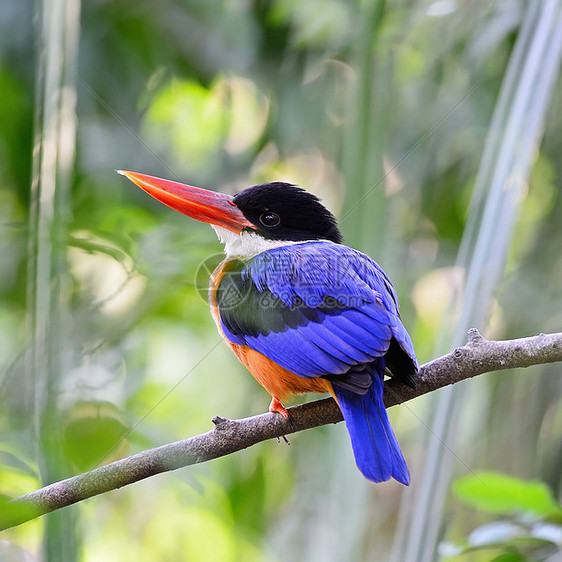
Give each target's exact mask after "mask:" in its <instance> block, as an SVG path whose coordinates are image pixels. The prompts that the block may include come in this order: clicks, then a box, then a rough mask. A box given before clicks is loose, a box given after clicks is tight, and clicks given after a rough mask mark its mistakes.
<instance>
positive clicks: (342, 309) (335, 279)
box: [119, 171, 418, 484]
mask: <svg viewBox="0 0 562 562" xmlns="http://www.w3.org/2000/svg"><path fill="white" fill-rule="evenodd" d="M119 173H121V174H123V175H124V176H126V177H127V178H129V179H130V180H131V181H132V182H134V183H135V184H136V185H138V186H139V187H140V188H142V189H143V190H144V191H146V192H147V193H149V194H150V195H152V196H153V197H154V198H156V199H158V200H159V201H161V202H162V203H164V204H166V205H168V206H169V207H171V208H172V209H175V210H177V211H179V212H181V213H184V214H186V215H188V216H189V217H192V218H194V219H197V220H200V221H203V222H206V223H209V224H211V226H212V227H213V228H214V229H215V231H216V233H217V235H218V237H219V239H220V240H221V242H223V243H224V245H225V253H226V258H225V260H224V261H223V262H222V263H221V264H220V265H219V266H218V267H217V269H216V270H215V271H214V272H213V274H212V276H211V282H210V289H209V300H210V304H211V310H212V316H213V318H214V320H215V322H216V324H217V328H218V330H219V332H220V333H221V334H222V336H223V338H224V339H225V341H226V343H227V344H228V345H229V346H230V348H231V349H232V351H233V352H234V354H235V355H236V357H237V358H238V359H239V360H240V361H241V362H242V363H243V364H244V365H245V366H246V367H247V369H248V370H249V371H250V373H251V374H252V375H253V376H254V378H255V379H256V380H257V381H258V382H259V383H260V384H261V385H262V386H263V387H264V388H265V389H266V390H267V392H268V393H269V394H270V395H271V397H272V400H271V405H270V407H269V410H270V411H271V412H278V413H279V414H281V415H283V416H284V417H285V418H289V414H288V412H287V410H286V409H285V407H284V406H283V404H282V401H284V400H285V399H286V398H287V397H288V396H290V395H293V394H302V393H306V392H320V393H330V394H331V395H332V396H333V397H334V399H335V400H336V402H337V403H338V405H339V407H340V409H341V411H342V414H343V417H344V420H345V424H346V427H347V430H348V433H349V436H350V438H351V445H352V448H353V452H354V454H355V461H356V463H357V466H358V467H359V470H360V471H361V472H362V473H363V474H364V475H365V477H367V478H368V479H369V480H372V481H374V482H383V481H385V480H389V479H390V478H395V479H396V480H398V481H399V482H402V483H403V484H409V482H410V475H409V473H408V467H407V466H406V461H405V460H404V456H403V455H402V452H401V450H400V447H399V445H398V442H397V440H396V437H395V435H394V432H393V431H392V428H391V426H390V422H389V420H388V416H387V413H386V410H385V407H384V404H383V380H384V376H385V374H388V375H390V376H394V377H396V378H398V379H399V380H400V381H402V382H404V383H405V384H407V385H410V386H414V385H415V378H416V375H417V373H418V362H417V360H416V355H415V352H414V346H413V344H412V340H411V339H410V336H409V335H408V332H407V331H406V329H405V328H404V326H403V324H402V321H401V319H400V314H399V311H398V300H397V297H396V292H395V290H394V287H393V286H392V283H391V282H390V280H389V279H388V277H387V276H386V275H385V273H384V271H383V270H382V268H381V267H380V266H379V265H378V264H377V263H376V262H375V261H374V260H372V259H371V258H370V257H369V256H367V255H365V254H363V253H361V252H359V251H357V250H354V249H353V248H349V247H348V246H344V245H343V244H342V237H341V234H340V232H339V230H338V226H337V223H336V219H335V218H334V216H333V215H332V213H330V212H329V211H328V210H327V209H326V208H325V207H324V206H323V205H322V204H321V202H320V200H319V199H318V198H317V197H316V196H315V195H313V194H311V193H309V192H307V191H305V190H304V189H301V188H300V187H297V186H295V185H292V184H289V183H283V182H274V183H266V184H261V185H255V186H253V187H248V188H247V189H245V190H243V191H241V192H240V193H238V194H236V195H234V196H231V195H226V194H224V193H218V192H213V191H208V190H206V189H201V188H199V187H193V186H189V185H184V184H182V183H178V182H175V181H170V180H165V179H161V178H156V177H152V176H147V175H144V174H139V173H136V172H126V171H120V172H119Z"/></svg>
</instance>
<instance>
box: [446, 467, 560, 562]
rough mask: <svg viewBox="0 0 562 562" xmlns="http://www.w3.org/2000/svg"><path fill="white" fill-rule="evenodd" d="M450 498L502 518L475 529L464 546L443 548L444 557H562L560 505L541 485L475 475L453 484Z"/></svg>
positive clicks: (507, 559)
mask: <svg viewBox="0 0 562 562" xmlns="http://www.w3.org/2000/svg"><path fill="white" fill-rule="evenodd" d="M453 493H454V494H455V496H456V497H457V498H458V499H459V500H460V501H461V502H462V503H464V504H466V505H468V506H469V507H471V508H474V509H477V510H480V511H484V512H486V513H492V514H494V515H496V516H500V517H501V516H503V518H502V519H496V520H493V521H488V522H486V523H483V524H481V525H479V526H478V527H476V528H475V529H473V530H472V531H471V532H470V534H469V535H468V536H467V537H466V539H465V540H464V541H463V542H462V543H443V544H442V545H441V554H442V555H443V556H445V557H446V558H449V557H452V558H453V559H457V556H458V557H459V559H460V560H462V559H464V556H463V555H465V554H469V553H472V555H473V556H480V555H483V556H484V558H482V560H494V561H495V562H498V561H499V562H511V561H514V562H515V561H519V560H523V561H524V560H546V559H547V558H549V557H553V558H552V559H554V557H555V556H556V553H557V552H558V553H560V552H562V505H560V504H559V503H558V502H557V501H556V499H555V498H554V495H553V494H552V491H551V490H550V489H549V487H548V486H546V484H544V483H543V482H539V481H526V480H523V479H520V478H514V477H513V476H508V475H506V474H500V473H492V472H476V473H474V474H470V475H467V476H463V477H462V478H459V479H457V480H456V481H455V482H454V483H453ZM490 551H491V552H494V553H496V554H494V555H491V554H490ZM498 551H499V552H501V553H500V554H497V552H498ZM491 556H493V558H492V557H491ZM476 559H478V560H479V559H480V558H476ZM549 559H550V558H549Z"/></svg>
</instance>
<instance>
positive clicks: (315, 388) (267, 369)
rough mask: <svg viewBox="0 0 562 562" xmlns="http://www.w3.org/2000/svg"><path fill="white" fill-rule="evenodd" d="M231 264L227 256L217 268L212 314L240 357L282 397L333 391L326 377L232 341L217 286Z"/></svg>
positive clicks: (272, 392) (211, 293)
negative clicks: (304, 373)
mask: <svg viewBox="0 0 562 562" xmlns="http://www.w3.org/2000/svg"><path fill="white" fill-rule="evenodd" d="M228 264H229V260H224V261H223V262H222V263H221V264H219V266H218V267H217V269H215V271H214V272H213V274H212V276H211V284H210V289H209V301H210V304H211V315H212V316H213V320H214V321H215V324H216V325H217V329H218V330H219V332H220V334H221V335H222V337H223V338H224V340H225V341H226V343H227V344H228V345H229V347H230V348H231V349H232V351H233V352H234V354H235V355H236V357H237V358H238V359H239V361H240V362H241V363H242V364H243V365H244V366H245V367H246V368H247V369H248V371H250V373H251V374H252V376H253V377H254V378H255V379H256V380H257V381H258V382H259V383H260V384H261V385H262V386H263V387H264V388H265V389H266V390H267V392H268V393H269V394H270V395H271V396H272V397H274V398H277V399H278V400H280V401H283V400H285V399H286V398H287V397H288V396H289V395H291V394H303V393H305V392H319V393H326V392H329V393H331V394H332V393H333V390H332V384H331V383H330V382H329V381H327V380H326V379H322V378H320V377H317V378H304V377H299V376H298V375H295V374H294V373H292V372H291V371H288V370H287V369H284V368H283V367H281V366H280V365H278V364H277V363H275V361H272V360H271V359H269V358H268V357H266V356H265V355H263V354H262V353H259V352H258V351H254V350H253V349H250V348H249V347H247V346H245V345H239V344H236V343H232V342H230V341H229V340H228V339H227V338H226V336H225V335H224V332H223V331H222V327H221V324H220V318H219V311H218V306H217V301H216V290H217V287H218V285H219V283H220V280H221V279H222V277H223V275H224V274H225V272H226V271H228Z"/></svg>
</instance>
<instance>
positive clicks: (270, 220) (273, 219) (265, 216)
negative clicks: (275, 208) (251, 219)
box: [260, 211, 281, 228]
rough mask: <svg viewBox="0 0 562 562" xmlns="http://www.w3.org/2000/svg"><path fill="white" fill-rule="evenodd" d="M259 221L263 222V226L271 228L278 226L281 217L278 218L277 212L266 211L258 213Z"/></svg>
mask: <svg viewBox="0 0 562 562" xmlns="http://www.w3.org/2000/svg"><path fill="white" fill-rule="evenodd" d="M260 222H261V223H262V224H263V226H266V227H268V228H273V227H275V226H279V223H280V222H281V219H280V218H279V215H278V214H277V213H272V212H271V211H268V212H267V213H262V214H261V215H260Z"/></svg>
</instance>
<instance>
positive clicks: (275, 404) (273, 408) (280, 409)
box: [269, 397, 291, 421]
mask: <svg viewBox="0 0 562 562" xmlns="http://www.w3.org/2000/svg"><path fill="white" fill-rule="evenodd" d="M269 411H270V412H277V413H278V414H281V415H282V416H283V417H284V418H285V419H286V420H287V421H291V416H290V415H289V412H288V410H287V408H285V406H283V404H281V402H280V401H279V400H278V399H277V398H275V397H273V398H272V399H271V404H270V405H269Z"/></svg>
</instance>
